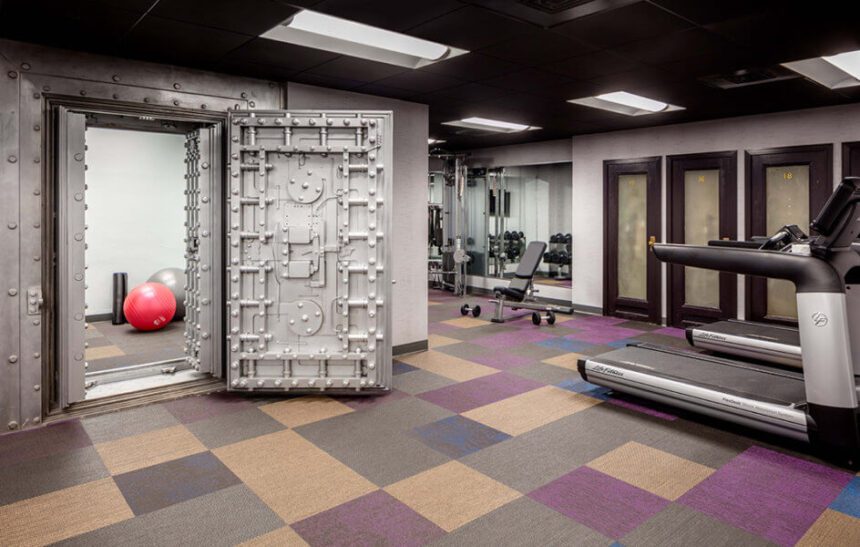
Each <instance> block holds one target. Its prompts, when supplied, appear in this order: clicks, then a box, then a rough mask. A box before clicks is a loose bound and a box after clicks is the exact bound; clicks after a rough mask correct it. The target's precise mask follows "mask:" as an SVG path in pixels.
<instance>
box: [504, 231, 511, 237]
mask: <svg viewBox="0 0 860 547" xmlns="http://www.w3.org/2000/svg"><path fill="white" fill-rule="evenodd" d="M505 239H511V233H510V232H507V231H506V232H505Z"/></svg>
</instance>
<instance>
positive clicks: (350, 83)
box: [290, 72, 365, 90]
mask: <svg viewBox="0 0 860 547" xmlns="http://www.w3.org/2000/svg"><path fill="white" fill-rule="evenodd" d="M290 81H291V82H295V83H298V84H308V85H315V86H319V87H331V88H333V89H346V90H353V89H355V88H357V87H361V86H363V85H365V82H359V81H356V80H350V79H348V78H337V77H334V76H323V75H322V74H311V73H310V72H300V73H298V74H296V75H295V76H293V77H291V78H290Z"/></svg>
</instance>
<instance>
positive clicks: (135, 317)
mask: <svg viewBox="0 0 860 547" xmlns="http://www.w3.org/2000/svg"><path fill="white" fill-rule="evenodd" d="M122 312H123V313H124V314H125V318H126V319H128V322H129V323H131V326H133V327H134V328H136V329H137V330H158V329H161V328H164V327H166V326H167V325H168V324H169V323H170V321H171V320H172V319H173V314H174V313H176V297H174V296H173V291H171V290H170V289H169V288H168V287H167V286H166V285H162V284H161V283H153V282H150V283H144V284H143V285H138V286H137V287H135V288H133V289H132V290H131V292H129V293H128V296H126V297H125V302H123V304H122Z"/></svg>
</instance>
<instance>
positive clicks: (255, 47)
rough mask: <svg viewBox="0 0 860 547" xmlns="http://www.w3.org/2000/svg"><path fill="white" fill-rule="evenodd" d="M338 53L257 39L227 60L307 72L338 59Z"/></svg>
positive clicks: (244, 45) (231, 54) (239, 49)
mask: <svg viewBox="0 0 860 547" xmlns="http://www.w3.org/2000/svg"><path fill="white" fill-rule="evenodd" d="M337 58H338V55H337V54H336V53H329V52H328V51H322V50H319V49H312V48H308V47H302V46H296V45H293V44H287V43H284V42H278V41H276V40H268V39H266V38H255V39H253V40H251V41H249V42H247V43H245V44H243V45H242V47H240V48H238V49H236V50H235V51H231V52H230V54H229V55H228V56H227V58H226V59H225V60H228V61H249V62H252V63H262V64H267V65H273V66H279V67H282V68H286V69H292V70H307V69H309V68H312V67H315V66H317V65H320V64H322V63H326V62H328V61H331V60H333V59H337Z"/></svg>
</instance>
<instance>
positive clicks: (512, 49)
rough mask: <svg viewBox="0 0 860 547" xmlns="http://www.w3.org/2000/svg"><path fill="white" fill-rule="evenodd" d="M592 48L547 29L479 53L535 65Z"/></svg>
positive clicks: (579, 53)
mask: <svg viewBox="0 0 860 547" xmlns="http://www.w3.org/2000/svg"><path fill="white" fill-rule="evenodd" d="M593 49H594V48H592V47H590V46H586V45H585V44H583V43H581V42H577V41H576V40H573V39H571V38H567V37H565V36H562V35H560V34H554V33H552V32H550V31H548V30H536V31H533V32H532V33H530V34H524V35H522V36H517V37H516V38H512V39H510V40H507V41H505V42H501V43H499V44H496V45H494V46H490V47H486V48H483V49H481V50H480V51H481V53H482V54H484V55H489V56H491V57H497V58H500V59H504V60H506V61H512V62H515V63H520V64H523V65H529V66H535V65H542V64H546V63H549V62H552V61H560V60H562V59H566V58H568V57H575V56H577V55H582V54H585V53H587V52H589V51H593Z"/></svg>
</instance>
